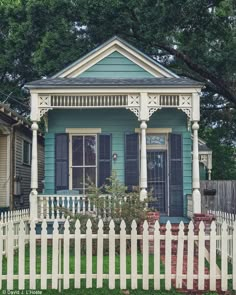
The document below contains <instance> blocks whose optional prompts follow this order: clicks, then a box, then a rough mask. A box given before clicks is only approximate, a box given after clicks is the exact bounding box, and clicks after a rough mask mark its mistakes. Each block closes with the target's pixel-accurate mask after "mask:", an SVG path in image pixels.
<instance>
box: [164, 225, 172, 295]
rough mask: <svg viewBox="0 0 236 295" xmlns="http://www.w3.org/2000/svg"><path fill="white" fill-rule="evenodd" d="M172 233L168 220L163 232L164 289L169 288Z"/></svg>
mask: <svg viewBox="0 0 236 295" xmlns="http://www.w3.org/2000/svg"><path fill="white" fill-rule="evenodd" d="M171 244H172V234H171V223H170V221H169V220H168V221H167V223H166V233H165V289H166V290H170V289H171V260H172V251H171V250H172V249H171Z"/></svg>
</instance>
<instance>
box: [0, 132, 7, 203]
mask: <svg viewBox="0 0 236 295" xmlns="http://www.w3.org/2000/svg"><path fill="white" fill-rule="evenodd" d="M6 171H7V136H6V135H3V136H0V207H6V197H7V185H8V180H7V173H6Z"/></svg>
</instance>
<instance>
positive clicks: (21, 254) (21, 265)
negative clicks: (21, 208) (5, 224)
mask: <svg viewBox="0 0 236 295" xmlns="http://www.w3.org/2000/svg"><path fill="white" fill-rule="evenodd" d="M18 239H19V251H18V274H19V285H18V288H19V290H23V289H24V287H25V224H24V221H23V220H21V222H20V228H19V237H18Z"/></svg>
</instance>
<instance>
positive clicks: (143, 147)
mask: <svg viewBox="0 0 236 295" xmlns="http://www.w3.org/2000/svg"><path fill="white" fill-rule="evenodd" d="M140 129H141V167H140V171H141V173H140V188H141V191H140V199H141V200H142V201H143V200H145V199H146V197H147V147H146V129H147V123H146V121H142V122H141V125H140Z"/></svg>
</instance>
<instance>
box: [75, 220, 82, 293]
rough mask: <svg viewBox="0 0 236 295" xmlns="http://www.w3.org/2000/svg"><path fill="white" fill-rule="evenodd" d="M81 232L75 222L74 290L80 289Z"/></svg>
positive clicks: (77, 222)
mask: <svg viewBox="0 0 236 295" xmlns="http://www.w3.org/2000/svg"><path fill="white" fill-rule="evenodd" d="M80 235H81V232H80V221H79V219H77V220H76V223H75V288H80V277H81V269H80V264H81V236H80Z"/></svg>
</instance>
